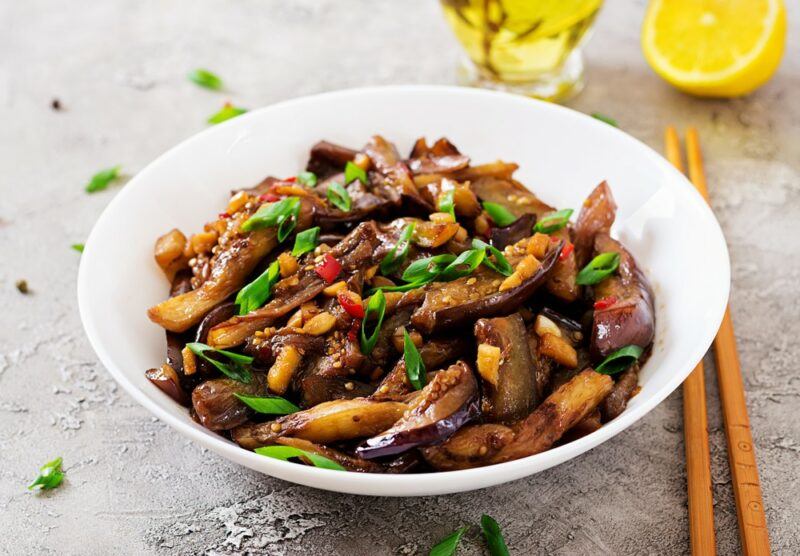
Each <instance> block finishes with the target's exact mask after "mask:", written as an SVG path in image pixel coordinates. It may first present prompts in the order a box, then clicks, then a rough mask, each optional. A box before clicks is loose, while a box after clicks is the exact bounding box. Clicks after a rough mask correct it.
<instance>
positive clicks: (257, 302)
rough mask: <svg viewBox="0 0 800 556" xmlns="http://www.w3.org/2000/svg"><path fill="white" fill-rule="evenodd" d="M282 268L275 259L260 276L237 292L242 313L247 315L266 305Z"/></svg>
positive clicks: (240, 312)
mask: <svg viewBox="0 0 800 556" xmlns="http://www.w3.org/2000/svg"><path fill="white" fill-rule="evenodd" d="M280 270H281V269H280V265H279V264H278V261H273V262H272V263H271V264H270V265H269V267H267V270H265V271H264V272H262V273H261V275H260V276H259V277H258V278H256V279H255V280H253V281H252V282H250V283H249V284H247V285H246V286H245V287H243V288H242V289H241V290H239V293H238V294H236V304H237V305H238V306H239V314H240V315H246V314H247V313H250V312H251V311H255V310H256V309H258V308H259V307H261V306H262V305H264V302H265V301H266V300H267V299H269V296H270V295H272V286H274V285H275V283H276V282H277V281H278V276H279V275H280Z"/></svg>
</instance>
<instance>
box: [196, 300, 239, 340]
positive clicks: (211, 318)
mask: <svg viewBox="0 0 800 556" xmlns="http://www.w3.org/2000/svg"><path fill="white" fill-rule="evenodd" d="M234 315H236V303H234V302H233V301H226V302H225V303H220V304H219V305H217V306H216V307H214V308H213V309H211V311H209V313H208V314H207V315H206V316H205V317H203V320H201V321H200V324H199V325H198V326H197V334H196V335H195V342H202V343H205V342H206V339H208V331H209V330H211V329H212V328H214V327H215V326H217V325H218V324H219V323H221V322H225V321H226V320H228V319H229V318H231V317H233V316H234Z"/></svg>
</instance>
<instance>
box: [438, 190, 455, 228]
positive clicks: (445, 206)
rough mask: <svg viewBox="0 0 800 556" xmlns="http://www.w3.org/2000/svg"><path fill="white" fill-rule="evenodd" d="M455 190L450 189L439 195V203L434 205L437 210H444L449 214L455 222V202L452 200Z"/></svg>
mask: <svg viewBox="0 0 800 556" xmlns="http://www.w3.org/2000/svg"><path fill="white" fill-rule="evenodd" d="M454 194H455V190H454V189H451V190H450V191H445V192H444V193H442V194H441V195H440V196H439V205H438V206H437V207H436V208H437V209H439V212H446V213H447V214H449V215H450V216H452V217H453V221H454V222H455V219H456V204H455V200H454V197H453V196H454Z"/></svg>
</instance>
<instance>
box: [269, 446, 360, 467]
mask: <svg viewBox="0 0 800 556" xmlns="http://www.w3.org/2000/svg"><path fill="white" fill-rule="evenodd" d="M254 451H255V453H257V454H258V455H261V456H267V457H270V458H275V459H282V460H283V461H289V460H290V459H291V458H300V459H306V460H308V461H310V462H311V463H313V464H314V466H316V467H321V468H323V469H333V470H334V471H347V469H345V468H344V467H342V466H341V465H339V464H338V463H336V462H335V461H333V460H332V459H329V458H326V457H325V456H321V455H319V454H315V453H313V452H309V451H307V450H301V449H300V448H295V447H294V446H264V447H263V448H256V449H255V450H254Z"/></svg>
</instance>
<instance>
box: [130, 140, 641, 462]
mask: <svg viewBox="0 0 800 556" xmlns="http://www.w3.org/2000/svg"><path fill="white" fill-rule="evenodd" d="M517 168H518V166H517V164H515V163H512V162H502V161H497V162H490V163H487V164H478V165H473V164H472V163H471V160H470V158H469V156H467V155H466V154H464V153H461V152H460V151H459V150H458V149H457V148H456V147H455V145H453V144H452V143H451V142H450V141H449V140H447V139H446V138H441V139H438V140H437V141H435V142H434V143H433V144H429V143H428V142H427V141H426V140H425V139H424V138H422V139H419V140H417V141H416V143H415V144H414V146H413V149H412V150H411V152H410V154H409V156H408V157H407V158H403V157H401V155H400V154H399V152H398V149H397V148H396V147H395V145H394V144H392V143H390V142H389V141H387V140H386V139H384V138H383V137H381V136H379V135H375V136H373V137H371V138H370V139H369V140H368V141H367V143H366V145H364V147H363V148H361V149H360V150H356V149H351V148H348V147H343V146H339V145H336V144H334V143H330V142H327V141H320V142H319V143H317V144H316V145H314V146H313V147H312V149H311V153H310V156H309V160H308V164H307V165H306V167H305V171H304V172H302V173H299V174H298V175H297V176H296V177H289V178H275V177H267V178H265V179H264V180H263V181H261V182H260V183H258V184H257V185H255V186H253V187H250V188H245V189H242V188H239V189H237V190H235V191H233V192H232V196H231V198H230V201H229V202H228V205H227V206H226V207H225V209H224V211H223V212H222V213H220V215H219V217H218V218H217V219H216V220H213V221H211V222H209V223H207V224H206V225H205V226H204V227H203V229H202V230H201V231H199V232H197V233H195V234H194V235H185V234H184V233H183V232H181V231H180V230H171V231H170V232H168V233H167V234H165V235H164V236H162V237H161V238H160V239H159V240H158V241H157V243H156V248H155V259H156V264H157V265H158V266H159V267H160V268H161V269H162V271H163V272H164V274H165V276H166V277H167V279H168V280H170V281H171V283H172V288H171V292H170V296H171V297H170V298H169V299H167V300H166V301H164V302H162V303H159V304H158V305H155V306H154V307H152V308H150V309H149V311H148V315H149V316H150V318H151V320H153V322H155V323H157V324H159V325H161V326H162V327H163V328H164V329H166V335H167V354H166V360H165V361H163V362H162V363H161V364H160V365H155V366H154V368H152V369H150V370H148V371H147V372H146V376H147V378H148V379H149V380H150V381H151V382H152V383H153V384H154V385H155V386H156V387H158V388H160V389H161V390H162V391H163V392H164V393H166V394H167V395H168V396H170V397H172V398H173V399H174V400H175V401H176V402H178V403H181V404H183V405H187V406H191V410H190V411H191V415H192V416H193V417H194V418H195V419H196V420H197V421H198V422H199V423H201V424H202V425H203V426H205V427H207V428H209V429H211V430H214V431H220V433H221V434H225V435H226V436H227V435H229V436H230V438H232V439H233V440H234V441H235V442H236V443H238V444H239V445H240V446H241V447H242V448H245V449H248V450H250V449H256V448H260V447H266V446H277V448H276V450H277V452H278V453H276V454H273V455H275V456H276V457H278V455H279V454H280V455H283V456H286V455H287V450H288V449H289V448H292V449H294V450H288V454H289V455H288V456H287V457H290V458H291V459H292V461H295V462H301V463H305V464H307V465H324V466H326V467H333V468H337V469H339V468H344V469H345V470H347V471H353V472H362V473H411V472H424V471H431V470H433V471H438V470H455V469H464V468H470V467H477V466H484V465H491V464H494V463H501V462H505V461H510V460H513V459H517V458H522V457H526V456H530V455H533V454H537V453H539V452H541V451H544V450H547V449H549V448H550V447H552V446H553V445H555V444H557V443H564V442H569V441H572V440H573V439H577V438H580V437H581V436H584V435H586V434H590V433H591V432H593V431H594V430H596V429H597V428H598V427H600V426H602V424H603V423H605V422H608V421H609V420H611V419H614V418H616V417H617V416H618V415H619V414H620V413H622V412H623V411H624V410H625V408H626V406H627V403H628V400H629V399H630V398H631V397H632V396H633V395H634V394H635V393H636V391H637V389H638V377H639V369H640V366H641V365H642V364H643V363H644V360H643V358H642V357H639V358H638V360H633V359H630V358H629V359H625V360H624V361H625V362H626V363H627V362H628V361H630V364H629V366H628V367H627V368H619V367H618V366H614V367H613V368H610V367H608V366H607V365H606V366H605V368H603V369H601V370H603V371H604V372H605V371H608V372H611V371H613V372H615V374H614V375H606V374H600V373H597V372H595V371H593V370H592V365H598V364H599V363H600V362H601V360H602V359H603V358H604V357H606V356H608V355H609V354H610V353H612V352H613V351H615V350H617V349H620V348H622V347H626V346H638V347H640V348H642V353H643V354H644V355H643V357H647V356H648V355H649V350H650V346H651V345H652V342H653V336H654V330H655V320H654V310H653V294H652V291H651V289H650V286H649V285H648V283H647V281H646V279H645V277H644V275H643V274H642V272H641V271H640V270H639V269H638V268H637V266H636V263H635V261H634V259H633V257H632V256H631V254H630V253H629V252H628V251H627V250H626V249H625V248H624V247H623V246H622V245H621V244H620V243H619V242H618V241H616V240H614V239H612V238H611V237H610V236H609V230H610V228H611V225H612V224H613V222H614V217H615V211H616V205H615V203H614V199H613V196H612V194H611V189H610V187H609V186H608V184H607V183H605V182H603V183H601V184H600V185H598V186H597V187H596V188H595V189H594V191H593V192H592V193H591V195H590V196H589V198H588V199H587V200H586V202H585V203H584V205H583V207H582V208H581V210H580V214H579V215H578V217H577V222H576V223H575V225H573V224H571V223H570V222H569V218H568V215H569V211H556V208H555V207H553V206H550V205H549V204H547V203H545V202H544V201H542V200H540V199H539V198H538V197H537V196H536V195H535V194H534V193H532V192H531V191H530V190H529V189H527V188H526V187H525V186H524V185H523V184H521V183H520V182H519V181H517V180H516V179H515V178H514V172H515V171H516V170H517ZM237 185H241V184H237ZM492 204H494V206H493V205H492ZM497 205H500V206H499V207H498V206H497ZM564 215H566V216H564ZM609 252H613V253H617V254H619V265H618V268H615V269H611V270H609V271H608V272H606V273H605V274H602V273H601V275H598V277H597V278H593V279H591V280H589V281H586V280H585V279H584V278H581V279H580V280H579V279H578V276H579V271H580V270H581V269H582V268H583V267H584V266H585V265H586V263H587V262H588V261H589V259H591V258H592V256H594V255H597V254H601V253H609ZM589 270H592V269H589ZM581 275H582V276H583V274H581ZM579 281H580V282H581V284H589V285H587V286H585V287H584V286H583V285H579V283H578V282H579ZM551 307H554V308H557V311H558V312H556V311H555V310H553V309H552V308H551ZM573 319H574V320H573ZM578 321H580V322H578ZM581 323H583V324H581ZM628 352H629V353H634V354H635V353H639V352H638V350H633V351H632V352H631V350H630V349H629V350H628ZM190 393H191V395H190ZM281 447H282V448H281ZM281 450H282V452H281ZM268 452H269V450H266V451H263V453H264V455H268ZM259 453H262V451H259ZM292 454H294V456H292ZM326 462H327V463H326Z"/></svg>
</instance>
